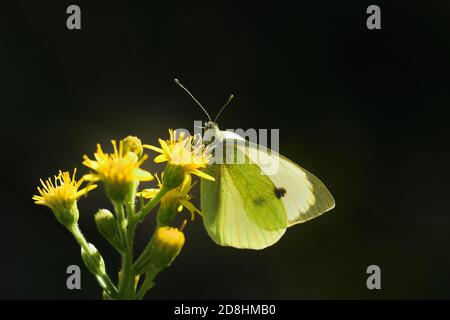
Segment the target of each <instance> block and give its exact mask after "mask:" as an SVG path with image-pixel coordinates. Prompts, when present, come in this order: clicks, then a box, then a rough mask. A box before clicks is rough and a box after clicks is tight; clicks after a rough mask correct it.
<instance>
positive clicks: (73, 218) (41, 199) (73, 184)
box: [33, 169, 97, 226]
mask: <svg viewBox="0 0 450 320" xmlns="http://www.w3.org/2000/svg"><path fill="white" fill-rule="evenodd" d="M76 172H77V170H76V169H75V170H74V171H73V175H72V177H71V176H70V174H69V172H68V171H65V172H61V171H59V174H58V175H57V176H56V175H55V176H54V180H53V181H52V179H51V178H48V179H47V180H46V181H45V182H44V181H42V179H41V184H42V187H37V190H38V192H39V195H34V196H33V200H34V202H35V203H36V204H40V205H44V206H47V207H49V208H50V209H52V211H53V213H54V214H55V216H56V217H57V219H58V220H59V221H60V222H61V223H62V224H64V225H65V226H69V225H72V224H73V223H76V222H77V221H78V209H77V206H76V201H77V200H78V199H79V198H80V197H81V196H83V195H85V194H87V193H88V192H89V191H91V190H92V189H95V188H96V187H97V185H95V184H91V185H88V186H87V187H85V188H83V189H81V190H79V188H80V186H81V184H82V183H83V181H85V178H81V179H80V180H78V181H76V179H75V174H76Z"/></svg>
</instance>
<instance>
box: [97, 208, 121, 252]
mask: <svg viewBox="0 0 450 320" xmlns="http://www.w3.org/2000/svg"><path fill="white" fill-rule="evenodd" d="M95 223H96V224H97V229H98V231H99V232H100V233H101V235H102V236H104V237H105V239H106V240H108V241H109V242H111V243H112V244H113V245H115V246H116V247H117V246H118V247H121V246H120V241H119V237H118V235H119V229H118V227H117V222H116V219H115V218H114V215H113V214H112V213H111V212H110V211H109V210H107V209H100V210H98V211H97V213H96V214H95Z"/></svg>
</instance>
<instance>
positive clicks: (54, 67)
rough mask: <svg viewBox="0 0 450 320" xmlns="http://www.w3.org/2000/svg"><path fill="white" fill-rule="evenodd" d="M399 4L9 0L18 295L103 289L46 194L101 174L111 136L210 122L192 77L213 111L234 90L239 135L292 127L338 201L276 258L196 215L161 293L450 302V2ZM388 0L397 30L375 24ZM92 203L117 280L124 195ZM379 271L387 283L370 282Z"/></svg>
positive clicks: (286, 240)
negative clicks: (70, 281) (109, 220)
mask: <svg viewBox="0 0 450 320" xmlns="http://www.w3.org/2000/svg"><path fill="white" fill-rule="evenodd" d="M393 2H394V1H390V2H388V1H376V2H366V1H345V2H343V1H316V2H312V1H311V2H298V1H297V2H296V3H295V5H294V4H293V3H294V2H292V3H291V2H281V1H277V2H268V3H263V2H242V1H241V2H237V1H236V2H234V1H227V2H220V1H210V2H206V3H200V2H189V3H188V2H176V1H165V2H162V1H160V2H149V1H146V2H133V3H127V2H124V1H122V2H116V3H113V2H106V1H95V3H94V1H91V2H80V1H76V2H73V3H72V2H68V1H57V2H56V1H55V2H53V3H52V2H46V1H39V2H36V1H15V2H14V4H8V5H6V4H4V5H3V4H2V10H1V19H0V88H1V89H0V108H1V115H2V116H1V128H0V133H1V136H2V142H3V143H2V148H1V150H2V151H3V152H2V156H1V157H0V159H1V160H0V165H1V168H2V182H1V184H0V185H1V190H0V191H1V192H0V201H1V205H2V207H1V210H0V226H1V231H0V244H1V258H0V259H1V261H0V277H1V278H0V298H8V299H10V298H28V299H35V298H41V299H42V298H44V299H48V298H63V299H79V298H88V299H91V298H92V299H95V298H99V297H100V290H99V288H98V287H97V284H96V282H95V280H94V279H93V277H92V276H91V275H90V274H89V273H88V272H87V271H86V270H85V269H84V267H82V270H83V274H82V290H80V291H69V290H67V288H66V277H67V275H66V273H65V270H66V268H67V266H68V265H71V264H78V265H81V264H82V262H81V259H80V256H79V247H78V246H77V244H76V243H75V241H74V240H73V239H72V238H71V236H70V234H68V233H67V231H65V230H64V229H63V227H62V226H60V225H58V223H57V222H56V220H55V219H54V218H53V217H52V214H51V212H50V211H49V210H48V208H45V207H41V206H40V207H38V206H36V205H34V204H33V202H32V201H31V196H32V195H33V194H34V193H35V192H36V191H35V187H36V186H37V184H38V181H39V178H40V177H47V176H50V175H53V174H54V173H56V172H57V171H58V170H59V169H63V170H71V169H72V168H73V167H78V168H79V170H80V171H82V172H83V173H84V172H86V170H85V168H82V166H81V157H82V155H83V154H92V153H93V151H94V149H95V144H96V143H97V142H100V143H102V145H103V146H104V147H105V149H107V148H108V147H109V146H108V144H109V140H110V139H112V138H116V139H118V138H122V137H124V136H126V135H128V134H134V135H138V136H139V137H140V138H141V139H142V140H143V141H144V142H146V143H151V144H154V143H156V140H157V138H158V137H166V135H167V128H179V127H183V128H192V125H193V121H194V120H205V117H204V115H203V114H202V112H201V110H200V109H199V108H197V107H196V106H195V105H193V103H192V101H190V100H189V99H188V98H187V97H186V95H185V94H184V93H183V92H182V91H181V90H180V89H179V88H178V87H176V86H175V84H174V83H173V78H174V77H178V78H180V80H182V81H183V82H184V83H185V84H186V85H187V86H188V87H189V88H190V89H191V90H192V91H193V93H194V94H195V95H196V96H197V97H198V98H199V100H201V101H202V102H203V103H204V104H205V105H206V106H207V108H208V110H210V113H212V114H215V112H216V111H217V110H218V108H219V107H220V105H222V104H223V102H224V101H225V100H226V98H227V96H228V95H229V94H230V93H234V94H235V95H236V99H235V101H234V102H233V104H232V105H231V106H230V107H229V108H228V109H227V110H226V111H225V112H224V113H223V115H222V117H221V119H220V121H219V124H220V126H221V127H222V128H223V129H225V128H279V129H280V133H281V137H280V141H281V146H280V151H281V153H283V154H284V155H286V156H287V157H288V158H290V159H292V160H294V161H295V162H297V163H299V164H301V165H302V166H304V167H305V168H307V169H308V170H309V171H311V172H313V173H315V174H316V175H317V176H318V177H320V178H321V179H322V180H323V181H324V182H325V184H326V185H327V186H328V188H329V189H330V191H331V192H332V193H333V195H334V196H335V198H336V203H337V206H336V208H335V209H334V210H333V211H332V212H330V213H327V214H325V215H323V216H322V217H320V218H318V219H315V220H313V221H311V222H308V223H307V224H304V225H299V226H295V227H293V228H290V229H289V230H288V231H287V233H286V234H285V236H284V237H283V238H282V239H281V240H280V241H279V242H278V243H277V244H276V245H274V246H273V247H270V248H268V249H266V250H263V251H245V250H244V251H239V250H236V249H231V248H222V247H219V246H217V245H215V244H214V243H213V242H212V241H211V240H210V239H209V237H208V236H207V234H206V232H205V231H204V230H203V226H202V224H201V218H199V217H197V219H196V221H195V222H194V223H191V224H189V225H188V227H187V230H186V234H187V242H186V246H185V248H184V250H183V252H182V254H181V255H180V256H179V258H178V259H177V260H176V262H175V263H174V264H173V266H172V267H171V268H170V269H168V270H166V271H165V272H163V273H162V274H160V275H159V276H158V278H157V285H156V287H155V288H154V289H153V290H152V291H151V293H150V294H149V295H148V297H149V298H153V299H162V298H177V299H178V298H181V299H188V298H189V299H204V298H223V299H240V298H247V299H271V298H275V299H303V298H309V299H315V298H385V299H391V298H450V273H449V272H448V271H449V267H450V256H449V252H448V242H449V240H450V233H449V228H450V216H449V212H448V211H449V210H448V205H447V198H448V195H447V188H446V185H447V184H446V182H447V180H448V178H449V173H448V168H447V167H448V163H449V159H450V153H449V150H448V137H449V129H448V118H447V112H446V110H447V108H448V105H449V102H450V90H449V81H448V78H449V71H450V62H449V61H450V41H449V38H448V34H449V32H448V31H449V29H450V5H448V3H446V2H445V1H395V3H393ZM69 4H78V5H79V6H80V7H81V11H82V30H79V31H70V30H68V29H67V28H66V18H67V14H66V13H65V12H66V8H67V6H68V5H69ZM370 4H378V5H379V6H380V7H381V10H382V30H373V31H371V30H368V29H367V28H366V18H367V16H368V15H367V14H366V8H367V6H368V5H370ZM145 167H146V168H147V169H149V170H151V171H155V170H157V169H158V168H159V167H157V166H155V165H154V164H153V163H152V161H148V162H147V163H146V164H145ZM159 169H160V168H159ZM196 199H198V193H196ZM79 206H80V210H81V218H80V225H81V228H82V230H83V231H84V233H85V234H86V236H87V238H88V240H89V241H90V242H93V243H94V244H95V245H96V247H97V248H99V249H100V251H101V252H102V253H103V255H104V257H105V260H106V261H107V266H108V271H109V273H110V274H111V276H112V277H113V278H115V277H116V272H117V268H118V266H119V261H118V257H117V256H116V255H115V253H114V252H113V250H112V249H111V248H109V246H108V244H107V243H106V241H105V240H103V239H102V238H101V236H100V235H98V233H97V232H96V230H95V225H94V222H93V214H94V213H95V211H96V210H97V208H99V207H108V206H109V204H108V202H107V201H106V200H105V198H104V196H103V193H102V192H101V189H100V190H97V191H95V192H93V193H92V194H91V195H90V196H89V197H88V198H87V199H81V200H80V203H79ZM152 222H153V220H152V219H149V220H148V221H146V223H145V224H144V225H143V226H142V228H140V230H139V235H138V240H137V248H136V249H137V250H140V249H142V247H143V246H144V245H145V242H146V239H148V237H149V236H150V234H151V231H152ZM371 264H377V265H379V266H380V267H381V271H382V290H379V291H369V290H368V289H367V288H366V278H367V275H366V268H367V266H368V265H371Z"/></svg>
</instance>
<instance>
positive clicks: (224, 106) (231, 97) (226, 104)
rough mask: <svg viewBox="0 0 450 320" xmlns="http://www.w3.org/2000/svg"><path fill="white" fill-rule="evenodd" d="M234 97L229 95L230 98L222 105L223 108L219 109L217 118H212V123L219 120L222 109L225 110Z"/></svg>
mask: <svg viewBox="0 0 450 320" xmlns="http://www.w3.org/2000/svg"><path fill="white" fill-rule="evenodd" d="M233 98H234V95H232V94H231V95H230V97H229V98H228V101H227V102H226V103H225V104H224V105H223V107H222V108H221V109H220V111H219V113H218V114H217V116H216V117H215V118H214V122H216V120H217V119H218V118H219V116H220V114H221V113H222V111H223V109H225V108H226V107H227V106H228V105H229V104H230V102H231V100H233Z"/></svg>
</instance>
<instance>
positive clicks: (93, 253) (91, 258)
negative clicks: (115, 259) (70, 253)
mask: <svg viewBox="0 0 450 320" xmlns="http://www.w3.org/2000/svg"><path fill="white" fill-rule="evenodd" d="M81 258H83V261H84V264H85V265H86V267H87V268H88V270H89V271H90V272H92V273H93V274H105V273H106V268H105V261H104V260H103V258H102V256H101V255H100V252H98V250H97V248H96V247H95V246H94V245H93V244H92V243H89V252H87V251H85V250H84V249H83V248H81Z"/></svg>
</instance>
